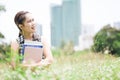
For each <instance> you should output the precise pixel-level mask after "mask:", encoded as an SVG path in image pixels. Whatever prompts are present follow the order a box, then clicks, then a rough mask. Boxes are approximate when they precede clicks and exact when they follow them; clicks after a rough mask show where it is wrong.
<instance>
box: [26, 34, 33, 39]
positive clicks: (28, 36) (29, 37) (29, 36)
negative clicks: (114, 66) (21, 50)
mask: <svg viewBox="0 0 120 80" xmlns="http://www.w3.org/2000/svg"><path fill="white" fill-rule="evenodd" d="M32 36H33V33H31V34H30V33H26V34H24V38H25V39H26V40H32V39H33V37H32Z"/></svg>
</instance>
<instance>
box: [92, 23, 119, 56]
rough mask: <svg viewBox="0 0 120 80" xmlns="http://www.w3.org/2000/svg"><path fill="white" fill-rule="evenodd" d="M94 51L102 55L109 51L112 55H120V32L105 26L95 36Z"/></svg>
mask: <svg viewBox="0 0 120 80" xmlns="http://www.w3.org/2000/svg"><path fill="white" fill-rule="evenodd" d="M92 50H93V51H94V52H102V53H104V52H105V51H106V50H108V52H109V53H110V54H117V55H120V30H118V29H116V28H114V27H112V26H111V25H106V26H104V27H103V28H102V29H101V30H100V31H99V32H98V33H97V34H96V35H95V37H94V45H93V46H92Z"/></svg>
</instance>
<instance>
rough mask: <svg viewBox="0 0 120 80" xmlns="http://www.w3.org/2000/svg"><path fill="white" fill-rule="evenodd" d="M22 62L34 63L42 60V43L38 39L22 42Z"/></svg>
mask: <svg viewBox="0 0 120 80" xmlns="http://www.w3.org/2000/svg"><path fill="white" fill-rule="evenodd" d="M23 54H24V56H23V62H24V63H36V62H39V61H41V60H42V56H43V45H42V43H41V42H38V41H27V40H25V43H24V44H23Z"/></svg>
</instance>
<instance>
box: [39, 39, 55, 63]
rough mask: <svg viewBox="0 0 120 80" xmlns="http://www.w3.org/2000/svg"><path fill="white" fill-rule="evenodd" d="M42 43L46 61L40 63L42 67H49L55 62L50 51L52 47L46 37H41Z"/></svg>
mask: <svg viewBox="0 0 120 80" xmlns="http://www.w3.org/2000/svg"><path fill="white" fill-rule="evenodd" d="M41 41H42V44H43V54H44V56H45V59H44V60H42V61H41V62H40V65H49V64H51V63H52V62H53V55H52V52H51V49H50V45H49V44H48V43H47V41H46V39H45V38H44V37H41Z"/></svg>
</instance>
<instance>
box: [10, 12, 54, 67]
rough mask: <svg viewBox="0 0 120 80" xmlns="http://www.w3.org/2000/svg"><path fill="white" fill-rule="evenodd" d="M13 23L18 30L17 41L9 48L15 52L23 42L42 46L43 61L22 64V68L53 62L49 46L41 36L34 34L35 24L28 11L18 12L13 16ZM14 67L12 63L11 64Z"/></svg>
mask: <svg viewBox="0 0 120 80" xmlns="http://www.w3.org/2000/svg"><path fill="white" fill-rule="evenodd" d="M14 22H15V24H16V25H17V27H18V29H19V31H20V32H19V40H18V41H15V42H12V43H11V48H12V49H13V50H14V51H15V52H16V51H18V50H19V47H20V44H22V43H24V41H25V40H30V41H41V43H42V44H43V55H44V57H45V58H44V59H43V60H41V61H39V62H37V63H32V64H23V66H46V65H49V64H51V63H52V62H53V56H52V53H51V50H50V47H49V45H48V44H47V42H46V41H45V39H44V38H43V37H42V36H39V35H36V34H35V22H34V18H33V17H32V14H31V13H30V12H28V11H20V12H18V13H17V14H16V15H15V18H14ZM13 65H14V63H13Z"/></svg>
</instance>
